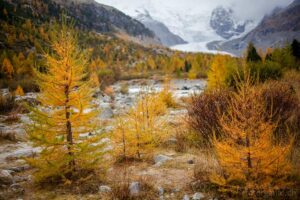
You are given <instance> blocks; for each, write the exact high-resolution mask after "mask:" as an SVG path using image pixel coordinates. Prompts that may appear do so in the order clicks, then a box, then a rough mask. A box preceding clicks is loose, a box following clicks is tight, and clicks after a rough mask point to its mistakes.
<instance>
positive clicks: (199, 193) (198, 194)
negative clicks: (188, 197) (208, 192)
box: [193, 192, 204, 200]
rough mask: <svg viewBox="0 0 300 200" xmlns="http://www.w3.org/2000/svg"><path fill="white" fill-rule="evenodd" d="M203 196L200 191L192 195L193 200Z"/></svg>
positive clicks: (198, 199)
mask: <svg viewBox="0 0 300 200" xmlns="http://www.w3.org/2000/svg"><path fill="white" fill-rule="evenodd" d="M203 198H204V194H202V193H201V192H197V193H195V194H194V195H193V200H200V199H203Z"/></svg>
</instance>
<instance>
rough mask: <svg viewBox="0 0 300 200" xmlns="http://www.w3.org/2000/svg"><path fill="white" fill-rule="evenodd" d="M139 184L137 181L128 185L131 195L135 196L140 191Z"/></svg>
mask: <svg viewBox="0 0 300 200" xmlns="http://www.w3.org/2000/svg"><path fill="white" fill-rule="evenodd" d="M140 190H141V186H140V183H139V182H132V183H131V184H130V186H129V191H130V194H131V195H132V196H136V195H138V194H139V193H140Z"/></svg>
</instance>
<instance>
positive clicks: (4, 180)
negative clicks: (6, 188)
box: [0, 170, 14, 185]
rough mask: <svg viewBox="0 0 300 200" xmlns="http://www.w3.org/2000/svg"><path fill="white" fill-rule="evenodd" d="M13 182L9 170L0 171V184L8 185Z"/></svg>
mask: <svg viewBox="0 0 300 200" xmlns="http://www.w3.org/2000/svg"><path fill="white" fill-rule="evenodd" d="M13 182H14V179H13V176H12V175H11V172H10V171H9V170H1V171H0V183H1V184H5V185H9V184H12V183H13Z"/></svg>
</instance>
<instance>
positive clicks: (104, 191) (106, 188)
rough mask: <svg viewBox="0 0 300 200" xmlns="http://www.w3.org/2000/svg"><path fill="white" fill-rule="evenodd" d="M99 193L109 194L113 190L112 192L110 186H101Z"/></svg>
mask: <svg viewBox="0 0 300 200" xmlns="http://www.w3.org/2000/svg"><path fill="white" fill-rule="evenodd" d="M99 191H100V192H103V193H109V192H111V191H112V190H111V188H110V187H109V186H107V185H101V186H100V187H99Z"/></svg>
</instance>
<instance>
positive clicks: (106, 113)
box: [100, 108, 114, 119]
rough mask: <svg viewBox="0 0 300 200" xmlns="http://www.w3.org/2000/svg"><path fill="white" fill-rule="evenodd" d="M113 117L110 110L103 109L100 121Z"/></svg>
mask: <svg viewBox="0 0 300 200" xmlns="http://www.w3.org/2000/svg"><path fill="white" fill-rule="evenodd" d="M113 116H114V113H113V111H112V109H111V108H105V109H104V110H102V111H101V114H100V118H101V119H110V118H112V117H113Z"/></svg>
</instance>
